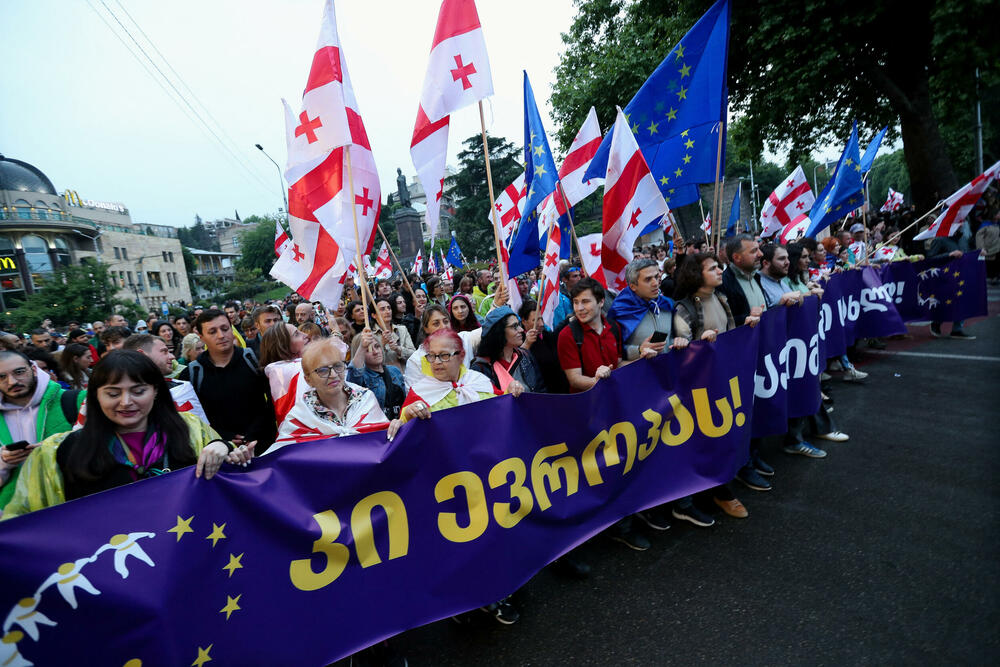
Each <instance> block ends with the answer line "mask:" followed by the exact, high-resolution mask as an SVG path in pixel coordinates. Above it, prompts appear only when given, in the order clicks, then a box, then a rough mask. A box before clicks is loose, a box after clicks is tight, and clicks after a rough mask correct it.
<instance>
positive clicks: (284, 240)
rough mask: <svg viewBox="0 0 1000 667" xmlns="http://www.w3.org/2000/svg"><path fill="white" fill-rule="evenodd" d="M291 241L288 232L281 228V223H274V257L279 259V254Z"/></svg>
mask: <svg viewBox="0 0 1000 667" xmlns="http://www.w3.org/2000/svg"><path fill="white" fill-rule="evenodd" d="M289 243H291V240H290V239H289V238H288V232H286V231H285V228H284V227H282V226H281V223H278V222H276V223H274V254H275V256H276V257H281V253H283V252H285V249H286V248H287V247H288V244H289Z"/></svg>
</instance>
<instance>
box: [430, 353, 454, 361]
mask: <svg viewBox="0 0 1000 667" xmlns="http://www.w3.org/2000/svg"><path fill="white" fill-rule="evenodd" d="M457 356H458V354H457V353H455V352H442V353H441V354H431V353H430V352H428V353H427V361H429V362H430V363H432V364H433V363H434V362H435V361H440V362H441V363H442V364H446V363H448V362H449V361H451V359H452V357H457Z"/></svg>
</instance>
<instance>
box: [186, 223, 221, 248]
mask: <svg viewBox="0 0 1000 667" xmlns="http://www.w3.org/2000/svg"><path fill="white" fill-rule="evenodd" d="M177 240H178V241H180V242H181V245H182V246H187V247H188V248H198V249H199V250H214V251H216V252H218V251H219V242H218V241H217V240H216V239H214V238H212V235H211V234H210V233H209V231H208V228H206V227H205V223H204V222H202V220H201V216H200V215H196V216H194V224H193V225H192V226H191V227H179V228H178V229H177Z"/></svg>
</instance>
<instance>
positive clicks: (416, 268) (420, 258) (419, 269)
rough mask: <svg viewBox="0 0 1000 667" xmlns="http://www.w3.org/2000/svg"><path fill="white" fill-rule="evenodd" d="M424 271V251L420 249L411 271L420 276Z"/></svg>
mask: <svg viewBox="0 0 1000 667" xmlns="http://www.w3.org/2000/svg"><path fill="white" fill-rule="evenodd" d="M423 272H424V251H423V250H418V251H417V257H416V259H414V260H413V269H411V271H410V273H415V274H417V275H418V276H419V275H421V274H423Z"/></svg>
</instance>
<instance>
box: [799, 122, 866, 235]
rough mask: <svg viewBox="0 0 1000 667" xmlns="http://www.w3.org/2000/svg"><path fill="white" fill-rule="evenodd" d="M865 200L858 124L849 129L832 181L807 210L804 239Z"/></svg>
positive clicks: (855, 123) (857, 206)
mask: <svg viewBox="0 0 1000 667" xmlns="http://www.w3.org/2000/svg"><path fill="white" fill-rule="evenodd" d="M864 201H865V195H864V185H863V184H862V182H861V148H860V147H859V145H858V123H857V121H855V122H854V126H853V127H852V128H851V138H850V139H848V140H847V145H846V146H845V147H844V152H843V153H842V154H841V155H840V160H839V161H838V162H837V170H836V171H835V172H834V174H833V178H831V179H830V182H829V183H827V184H826V187H825V188H823V192H821V193H820V195H819V197H818V198H817V199H816V203H815V204H813V207H812V210H811V211H809V228H808V229H807V230H806V234H805V235H806V236H809V237H815V236H816V233H817V232H819V231H821V230H823V229H826V228H827V227H829V226H830V223H832V222H833V221H834V220H839V219H840V218H843V217H844V216H846V215H847V214H848V213H850V212H851V211H853V210H854V209H856V208H859V207H860V206H861V205H862V204H863V203H864Z"/></svg>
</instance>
